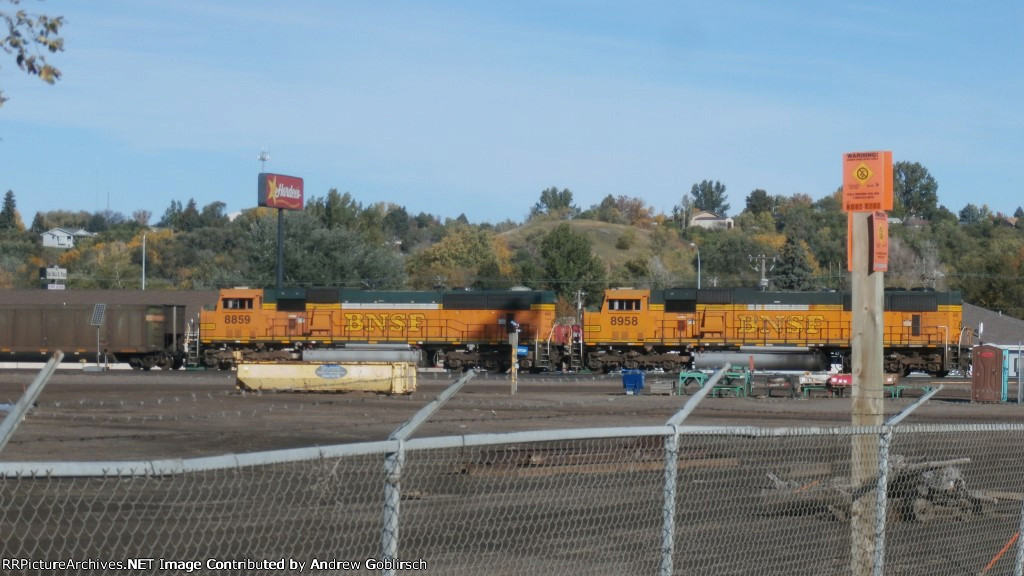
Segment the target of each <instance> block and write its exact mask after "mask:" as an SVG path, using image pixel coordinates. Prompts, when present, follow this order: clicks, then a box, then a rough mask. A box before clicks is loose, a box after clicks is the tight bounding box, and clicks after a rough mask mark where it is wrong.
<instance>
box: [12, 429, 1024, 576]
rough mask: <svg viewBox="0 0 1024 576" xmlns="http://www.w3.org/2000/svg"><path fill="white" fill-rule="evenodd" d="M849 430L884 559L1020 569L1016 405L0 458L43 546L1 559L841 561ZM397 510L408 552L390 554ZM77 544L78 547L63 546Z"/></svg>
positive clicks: (690, 564)
mask: <svg viewBox="0 0 1024 576" xmlns="http://www.w3.org/2000/svg"><path fill="white" fill-rule="evenodd" d="M860 435H871V436H875V437H877V438H878V439H879V446H880V449H881V450H887V452H885V457H884V458H880V460H881V461H888V463H889V464H888V467H887V468H886V469H885V470H884V472H885V475H884V476H883V477H882V480H883V482H882V484H881V485H882V486H883V487H885V490H884V491H883V494H884V496H885V498H884V500H883V501H882V502H883V504H884V507H883V508H882V510H883V513H882V514H880V515H879V517H880V518H881V519H882V522H884V523H883V524H881V525H880V526H879V530H878V533H879V536H880V537H881V541H880V542H881V545H880V547H879V550H880V553H879V556H878V558H877V560H876V565H875V569H876V573H879V574H881V573H887V574H921V575H925V574H927V575H929V576H930V575H936V574H972V575H973V574H1010V573H1014V570H1015V566H1014V563H1015V560H1016V559H1017V558H1018V557H1019V556H1018V551H1019V550H1020V548H1019V544H1018V537H1017V534H1018V531H1019V530H1020V526H1021V521H1022V516H1021V506H1022V502H1024V458H1022V454H1021V453H1022V449H1021V446H1022V445H1024V425H995V424H993V425H901V426H898V427H894V428H893V427H877V428H876V427H871V428H849V427H846V428H842V427H836V428H757V427H736V428H718V427H691V426H679V427H675V426H653V427H634V428H597V429H577V430H564V431H543V432H522V433H511V434H484V435H473V436H461V437H444V438H423V439H410V440H404V441H398V440H389V441H383V442H373V443H365V444H355V445H341V446H331V447H325V448H310V449H299V450H284V451H273V452H262V453H253V454H240V455H226V456H222V457H215V458H197V459H187V460H161V461H140V462H46V463H38V462H30V463H0V477H2V480H0V534H3V535H4V537H3V539H2V543H0V562H14V561H18V562H26V561H34V562H36V564H31V565H30V564H19V565H12V564H8V568H7V569H4V571H5V572H6V571H9V570H12V567H13V568H16V569H13V571H14V572H17V573H28V574H52V573H90V574H96V573H115V572H119V571H121V570H119V569H117V568H123V567H125V566H128V565H129V563H131V564H130V565H132V566H136V567H139V566H141V567H143V568H145V567H147V566H149V567H150V568H151V570H152V571H153V572H157V571H158V572H161V573H188V572H189V568H190V567H194V565H189V564H185V563H188V562H199V563H200V565H201V568H202V569H203V570H210V569H217V570H219V571H226V572H231V573H256V572H261V573H267V572H266V571H265V570H261V569H269V570H270V571H271V572H272V573H273V572H277V573H295V572H296V571H297V569H298V568H299V567H300V565H301V567H302V573H307V574H308V573H338V572H340V571H343V570H344V571H346V572H348V573H382V572H383V573H390V572H396V573H407V572H409V571H411V570H413V569H417V568H424V567H425V568H427V569H428V570H429V572H431V573H436V574H509V575H512V574H524V575H530V576H535V575H536V574H608V575H613V574H614V575H621V574H658V573H666V574H694V575H700V574H716V575H720V574H750V573H754V572H756V573H758V574H762V575H772V574H779V575H792V574H816V575H817V574H849V573H850V556H851V550H850V545H851V533H850V531H851V523H850V521H849V514H850V510H851V504H852V502H853V500H854V499H857V498H862V497H866V496H865V495H870V497H871V498H874V492H872V488H873V486H867V487H864V486H862V487H856V486H851V485H850V483H849V480H848V479H847V478H848V477H849V471H850V454H851V450H850V446H851V442H852V440H853V438H854V437H856V436H860ZM389 454H400V455H401V458H402V460H403V464H402V476H401V482H400V484H398V485H397V486H394V488H397V490H398V493H399V494H400V502H401V505H400V507H399V506H385V487H386V486H389V483H388V469H386V467H385V465H384V462H385V457H386V456H387V455H389ZM880 472H881V471H880ZM389 525H390V526H398V527H399V529H398V530H396V534H395V539H394V541H393V542H392V545H393V546H394V549H395V550H397V555H396V556H397V559H398V560H399V561H401V562H405V563H407V564H400V563H398V562H397V561H393V562H391V563H390V564H389V563H384V562H381V560H382V559H383V558H384V557H383V552H382V540H383V541H386V538H382V534H383V533H384V532H386V531H387V529H386V527H387V526H389ZM147 559H151V560H147ZM68 560H74V561H77V562H82V564H78V565H77V567H75V566H71V567H70V568H67V567H65V568H64V569H55V568H54V566H55V564H53V563H54V562H61V561H68ZM314 561H315V562H316V564H314V563H313V562H314ZM46 562H49V563H50V564H46ZM110 562H121V563H122V564H120V565H110V564H105V563H110ZM147 562H148V563H147ZM342 562H351V563H353V564H351V565H348V566H345V567H343V565H342V564H341V563H342ZM356 563H358V568H357V569H353V568H355V564H356Z"/></svg>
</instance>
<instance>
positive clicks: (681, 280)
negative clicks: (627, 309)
mask: <svg viewBox="0 0 1024 576" xmlns="http://www.w3.org/2000/svg"><path fill="white" fill-rule="evenodd" d="M560 224H569V226H570V227H572V230H573V232H576V233H577V234H582V235H584V236H586V237H587V238H588V239H589V240H590V242H591V245H592V249H593V251H594V254H596V255H597V256H598V257H599V258H601V260H602V261H603V262H604V263H605V265H606V268H607V271H608V273H609V275H612V274H613V273H614V272H615V270H616V269H619V268H621V267H622V266H624V265H625V264H626V263H627V262H629V261H637V260H639V261H644V262H648V263H650V262H652V259H653V261H654V262H656V263H657V265H659V266H660V267H661V268H663V269H664V271H665V272H667V273H668V274H669V275H671V276H672V277H674V278H675V279H676V282H673V284H677V285H681V284H693V283H694V278H695V277H696V271H695V270H694V266H693V262H692V260H693V257H694V256H693V254H694V253H693V249H692V248H690V247H689V246H688V245H687V244H685V243H683V242H682V241H680V240H679V238H678V236H677V235H676V234H675V233H674V232H672V231H669V230H659V229H658V227H657V225H651V226H649V227H639V226H632V225H627V224H611V223H608V222H601V221H598V220H582V219H577V220H541V219H535V220H531V221H528V222H526V223H524V224H523V225H522V226H520V227H518V228H513V229H512V230H508V231H506V232H503V233H502V234H501V237H502V238H504V240H505V242H506V243H507V244H508V246H509V248H510V249H512V250H513V251H515V250H517V249H519V248H522V247H525V246H528V245H531V244H532V245H536V244H539V243H540V241H541V240H542V239H543V238H544V236H546V235H547V234H548V233H549V232H551V230H552V229H553V228H555V227H556V226H558V225H560ZM636 280H637V284H639V283H641V282H643V281H644V280H645V279H636Z"/></svg>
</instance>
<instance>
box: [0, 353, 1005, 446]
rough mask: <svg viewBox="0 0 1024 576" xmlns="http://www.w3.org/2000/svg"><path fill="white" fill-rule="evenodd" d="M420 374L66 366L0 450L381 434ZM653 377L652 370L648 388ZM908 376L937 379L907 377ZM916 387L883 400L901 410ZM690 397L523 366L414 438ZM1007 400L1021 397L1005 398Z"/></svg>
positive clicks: (951, 399)
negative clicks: (372, 377)
mask: <svg viewBox="0 0 1024 576" xmlns="http://www.w3.org/2000/svg"><path fill="white" fill-rule="evenodd" d="M34 376H35V372H34V371H31V370H4V371H0V402H10V403H13V402H15V401H17V399H18V398H19V397H20V395H21V393H22V390H23V388H24V387H25V386H27V384H28V383H30V382H31V381H32V379H33V378H34ZM455 379H456V375H453V374H447V373H425V374H421V375H420V377H419V387H418V390H417V392H416V393H414V394H411V395H408V396H399V397H389V396H378V395H376V394H370V393H348V394H302V393H262V394H260V393H242V392H241V391H239V390H238V389H236V387H235V379H234V374H233V373H230V372H219V371H211V372H186V371H178V372H161V371H153V372H132V371H109V372H101V373H90V372H81V371H78V370H63V369H62V370H59V371H58V372H57V374H55V375H54V377H53V378H52V379H51V380H50V383H49V385H48V386H47V388H46V389H45V390H44V391H43V393H42V395H41V396H40V397H39V400H38V403H37V406H36V407H35V408H34V409H33V410H32V411H31V413H30V414H29V416H28V418H27V419H26V420H25V421H24V422H23V423H22V424H21V426H20V427H19V428H18V431H17V432H16V434H15V435H14V437H13V438H12V440H11V442H10V443H9V444H8V446H7V448H6V449H5V450H4V453H3V459H4V460H7V461H18V460H33V461H40V460H44V461H45V460H137V459H147V460H148V459H158V458H171V457H178V458H181V457H191V456H208V455H215V454H223V453H237V452H251V451H259V450H273V449H279V448H295V447H304V446H325V445H332V444H342V443H351V442H360V441H365V440H381V439H384V438H386V437H387V436H388V434H390V433H391V432H392V431H394V430H395V429H396V428H398V427H399V426H400V425H401V424H402V423H403V422H404V421H405V420H406V419H408V418H409V417H411V416H412V415H413V414H414V413H415V412H416V411H417V410H418V409H419V408H420V407H421V406H423V405H424V404H426V403H427V402H429V401H431V400H433V399H434V398H435V397H436V396H437V395H438V394H439V393H440V392H441V391H442V390H444V388H445V387H446V386H447V385H449V384H450V383H452V382H454V381H455ZM657 379H658V376H652V377H649V378H648V381H647V383H648V386H647V389H648V390H649V389H650V388H651V384H653V383H654V382H656V381H657ZM905 383H907V384H910V385H912V386H929V385H935V384H937V383H939V382H936V381H931V380H928V379H916V378H915V379H909V380H908V381H906V382H905ZM941 383H943V384H945V386H946V387H945V389H944V390H942V391H941V392H940V393H939V395H938V396H937V398H936V399H933V400H932V401H931V402H929V403H928V404H927V405H925V406H923V407H921V408H920V409H919V410H918V411H917V412H916V413H915V415H913V416H912V417H911V418H910V419H909V420H908V422H928V423H977V422H1022V421H1024V406H1018V405H1017V404H1004V405H990V404H971V403H970V402H968V401H967V400H968V399H969V395H970V393H969V385H968V384H967V383H966V382H965V381H962V380H961V381H955V380H951V379H946V380H945V381H942V382H941ZM763 386H764V381H763V379H761V380H758V379H755V388H754V396H753V397H751V398H730V397H726V398H707V399H705V401H704V402H703V403H702V405H701V406H700V407H699V408H698V409H697V411H696V412H695V413H694V414H693V415H692V416H691V417H690V419H689V420H688V421H687V423H688V424H709V425H766V426H794V425H807V426H817V425H847V424H849V422H850V406H851V401H850V399H848V398H810V399H804V398H799V399H792V398H789V397H783V396H784V391H782V390H776V391H774V395H773V396H772V397H767V396H766V395H765V389H764V387H763ZM920 395H921V391H920V389H918V388H911V389H910V390H908V392H907V393H906V397H904V398H898V399H886V400H885V407H886V413H887V414H895V413H896V412H898V411H899V410H902V409H903V408H904V407H906V406H908V405H909V404H910V403H912V402H913V401H914V398H915V397H918V396H920ZM687 398H688V397H685V396H684V397H679V396H655V395H649V394H648V395H641V396H626V395H624V394H623V388H622V385H621V379H620V377H618V376H613V375H609V376H589V375H587V376H542V377H529V376H526V377H522V378H521V379H520V382H519V387H518V393H517V394H516V395H515V396H512V395H511V394H510V385H509V381H508V380H507V377H506V376H502V375H487V374H482V375H479V376H477V377H476V378H474V379H473V380H472V381H471V382H470V383H469V384H468V385H467V386H466V387H465V388H463V390H462V391H461V392H460V393H459V394H458V395H457V396H456V397H455V398H453V399H452V400H450V401H449V402H448V404H447V405H446V406H445V407H444V408H442V409H441V411H440V412H438V413H437V414H436V415H435V416H434V417H433V418H432V419H431V421H430V422H428V423H427V424H425V425H424V426H423V427H422V428H421V429H420V430H419V432H417V436H418V437H427V436H446V435H464V434H475V433H484V432H511V431H522V430H532V429H556V428H558V429H560V428H578V427H602V426H633V425H640V426H648V425H659V424H663V423H665V421H666V420H668V418H669V417H671V416H672V414H674V413H675V412H676V411H677V410H679V408H680V407H681V406H682V405H683V403H684V402H685V401H686V399H687ZM1011 400H1013V399H1012V398H1011Z"/></svg>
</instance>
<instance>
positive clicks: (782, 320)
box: [737, 314, 825, 335]
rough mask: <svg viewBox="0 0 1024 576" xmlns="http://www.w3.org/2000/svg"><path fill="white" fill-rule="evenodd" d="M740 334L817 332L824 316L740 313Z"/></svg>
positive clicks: (819, 330)
mask: <svg viewBox="0 0 1024 576" xmlns="http://www.w3.org/2000/svg"><path fill="white" fill-rule="evenodd" d="M737 318H738V319H739V321H740V325H739V328H738V331H739V333H740V334H752V333H757V332H760V333H761V334H772V333H775V334H779V335H781V334H782V333H783V332H786V333H789V334H803V333H806V334H818V333H820V332H821V325H822V323H823V322H824V321H825V317H824V316H774V317H773V316H752V315H748V314H740V315H739V316H738V317H737Z"/></svg>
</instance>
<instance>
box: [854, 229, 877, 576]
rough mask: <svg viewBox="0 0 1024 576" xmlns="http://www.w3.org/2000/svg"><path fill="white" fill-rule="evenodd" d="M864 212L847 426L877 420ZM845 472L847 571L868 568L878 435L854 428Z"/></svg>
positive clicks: (873, 294)
mask: <svg viewBox="0 0 1024 576" xmlns="http://www.w3.org/2000/svg"><path fill="white" fill-rule="evenodd" d="M869 216H870V214H869V213H868V212H855V213H854V214H853V272H852V275H851V276H852V277H851V281H852V287H853V308H852V312H851V316H852V321H853V322H852V323H853V326H852V330H853V331H852V338H851V349H852V350H851V352H852V358H851V361H852V365H853V406H852V421H851V424H852V425H853V426H855V427H856V426H881V424H882V417H883V406H882V382H883V371H882V360H883V355H882V331H883V314H882V310H883V303H884V302H883V296H884V290H885V283H884V282H885V281H884V277H885V273H884V272H873V271H872V270H871V269H870V266H869V262H870V260H871V259H870V257H869V250H870V247H869V245H870V237H871V234H870V226H871V225H870V221H869V220H870V218H869ZM851 440H852V452H851V455H850V456H851V460H850V475H851V479H852V485H853V486H863V487H865V489H864V490H858V491H857V494H859V496H858V497H856V498H855V500H854V501H853V504H852V507H851V510H850V519H851V524H850V525H851V528H852V531H853V533H852V534H851V536H852V539H851V544H852V547H853V548H852V550H851V552H852V558H853V568H854V569H853V574H856V575H861V574H871V573H872V566H873V563H874V533H875V521H876V518H875V498H873V497H872V496H875V497H877V494H876V490H870V491H869V490H867V489H866V488H867V487H868V486H871V484H872V482H874V481H875V480H876V475H877V474H878V437H877V436H875V435H872V434H857V435H855V436H854V437H853V438H852V439H851Z"/></svg>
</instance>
